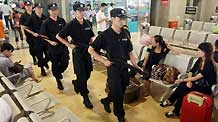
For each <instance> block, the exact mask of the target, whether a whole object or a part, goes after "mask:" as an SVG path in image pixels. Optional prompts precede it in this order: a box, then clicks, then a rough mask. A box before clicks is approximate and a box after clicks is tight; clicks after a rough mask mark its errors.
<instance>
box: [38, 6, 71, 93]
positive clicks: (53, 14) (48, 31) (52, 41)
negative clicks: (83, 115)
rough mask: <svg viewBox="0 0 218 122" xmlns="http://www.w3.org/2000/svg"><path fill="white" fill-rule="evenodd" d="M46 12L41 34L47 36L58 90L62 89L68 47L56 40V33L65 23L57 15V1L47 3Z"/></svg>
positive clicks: (67, 62) (67, 58)
mask: <svg viewBox="0 0 218 122" xmlns="http://www.w3.org/2000/svg"><path fill="white" fill-rule="evenodd" d="M48 13H49V15H50V17H49V18H48V19H47V20H46V21H45V22H44V23H43V24H42V26H41V31H40V32H41V34H42V35H43V36H47V37H48V39H45V41H47V42H48V43H49V50H48V51H49V54H50V58H51V62H52V74H53V76H54V77H55V79H56V81H57V86H58V89H59V90H63V89H64V87H63V85H62V82H61V80H62V79H63V76H62V74H61V73H63V72H64V71H65V70H66V69H67V67H68V64H69V51H68V48H67V47H66V46H65V45H64V44H62V43H61V42H60V41H58V40H57V38H56V35H57V34H58V33H59V32H60V30H61V29H63V27H64V26H65V25H66V22H65V20H64V19H63V18H60V17H58V5H57V3H49V4H48Z"/></svg>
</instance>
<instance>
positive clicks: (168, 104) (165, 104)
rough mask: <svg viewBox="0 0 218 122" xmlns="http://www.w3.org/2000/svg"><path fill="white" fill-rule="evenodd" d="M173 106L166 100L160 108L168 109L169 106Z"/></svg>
mask: <svg viewBox="0 0 218 122" xmlns="http://www.w3.org/2000/svg"><path fill="white" fill-rule="evenodd" d="M172 105H173V104H172V103H171V102H170V101H169V100H165V101H163V102H162V103H161V104H160V106H161V107H164V108H165V107H168V106H172Z"/></svg>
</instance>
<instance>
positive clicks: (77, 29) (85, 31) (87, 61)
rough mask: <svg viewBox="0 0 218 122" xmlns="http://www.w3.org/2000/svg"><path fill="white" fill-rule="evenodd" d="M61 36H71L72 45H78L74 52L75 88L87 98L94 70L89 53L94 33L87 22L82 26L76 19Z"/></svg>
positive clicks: (65, 28) (62, 31) (66, 27)
mask: <svg viewBox="0 0 218 122" xmlns="http://www.w3.org/2000/svg"><path fill="white" fill-rule="evenodd" d="M59 36H60V37H61V38H63V39H65V38H67V37H68V36H70V37H71V38H72V42H71V43H73V44H75V45H78V47H76V48H75V49H74V50H73V66H74V72H75V74H76V76H77V80H76V82H75V84H76V85H75V86H77V87H78V90H79V92H80V94H81V95H82V96H87V94H88V93H89V90H88V88H87V80H88V79H89V78H90V74H91V71H92V70H93V66H92V60H91V56H90V54H89V53H88V45H89V43H90V39H91V38H92V37H94V33H93V31H92V29H91V27H90V26H89V24H88V22H87V21H86V20H84V21H83V24H82V25H81V24H80V23H79V22H78V20H77V19H76V18H75V19H73V20H72V21H71V22H69V23H68V24H67V25H66V26H65V27H64V29H63V30H61V32H60V33H59Z"/></svg>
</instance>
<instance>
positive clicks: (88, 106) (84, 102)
mask: <svg viewBox="0 0 218 122" xmlns="http://www.w3.org/2000/svg"><path fill="white" fill-rule="evenodd" d="M83 104H84V105H85V107H86V108H88V109H92V108H93V105H92V103H91V101H90V100H89V97H88V96H87V95H86V96H83Z"/></svg>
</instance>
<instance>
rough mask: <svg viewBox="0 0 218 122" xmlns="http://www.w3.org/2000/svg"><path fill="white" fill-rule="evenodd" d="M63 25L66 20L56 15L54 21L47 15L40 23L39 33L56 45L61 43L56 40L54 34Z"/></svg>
mask: <svg viewBox="0 0 218 122" xmlns="http://www.w3.org/2000/svg"><path fill="white" fill-rule="evenodd" d="M65 25H66V22H65V20H64V19H63V18H60V17H58V18H57V20H56V21H54V20H53V19H51V18H50V17H49V18H48V19H46V21H45V22H43V23H42V26H41V29H40V33H41V34H42V35H45V36H47V37H48V38H49V39H50V40H51V41H55V42H57V43H58V45H63V44H62V43H61V42H60V41H58V39H57V38H56V35H57V34H58V33H59V32H60V31H61V30H62V29H63V28H64V26H65Z"/></svg>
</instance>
